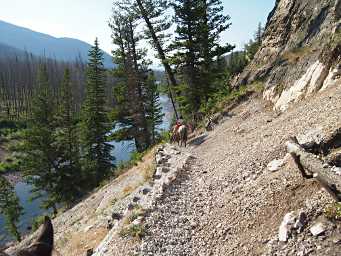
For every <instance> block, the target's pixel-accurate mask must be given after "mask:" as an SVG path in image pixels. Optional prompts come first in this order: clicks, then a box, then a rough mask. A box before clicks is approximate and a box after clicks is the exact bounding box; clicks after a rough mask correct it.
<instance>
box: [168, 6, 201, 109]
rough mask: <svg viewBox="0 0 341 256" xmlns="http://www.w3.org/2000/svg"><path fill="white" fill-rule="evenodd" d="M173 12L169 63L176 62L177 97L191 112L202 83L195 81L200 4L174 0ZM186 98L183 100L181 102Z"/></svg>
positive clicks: (195, 107) (199, 98)
mask: <svg viewBox="0 0 341 256" xmlns="http://www.w3.org/2000/svg"><path fill="white" fill-rule="evenodd" d="M172 6H173V8H174V11H175V23H176V24H177V27H176V30H175V32H176V38H175V41H174V43H173V44H172V46H171V49H172V50H174V51H175V53H174V55H173V56H172V63H173V64H175V65H176V67H177V69H178V72H179V73H180V75H181V78H182V81H183V82H184V85H182V86H181V87H180V88H181V89H180V91H183V93H182V94H181V97H185V98H183V100H182V99H181V98H178V100H180V102H181V103H182V110H183V111H184V112H187V113H188V112H195V111H197V110H198V109H199V108H200V103H201V97H202V96H203V91H202V85H201V84H200V81H199V64H200V63H199V57H200V55H199V54H200V43H199V40H200V38H199V36H200V23H199V17H200V11H201V9H200V8H199V7H200V5H198V1H196V0H175V1H174V2H173V4H172ZM185 99H187V101H184V100H185Z"/></svg>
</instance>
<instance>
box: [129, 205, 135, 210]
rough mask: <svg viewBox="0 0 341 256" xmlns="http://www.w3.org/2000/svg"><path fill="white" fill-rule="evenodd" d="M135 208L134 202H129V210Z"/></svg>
mask: <svg viewBox="0 0 341 256" xmlns="http://www.w3.org/2000/svg"><path fill="white" fill-rule="evenodd" d="M134 208H135V205H134V204H128V208H127V209H128V211H132V210H133V209H134Z"/></svg>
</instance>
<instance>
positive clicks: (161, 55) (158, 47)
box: [136, 0, 179, 119]
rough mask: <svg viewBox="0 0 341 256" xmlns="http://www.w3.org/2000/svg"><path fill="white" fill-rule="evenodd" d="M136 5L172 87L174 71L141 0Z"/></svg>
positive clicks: (174, 81) (171, 94)
mask: <svg viewBox="0 0 341 256" xmlns="http://www.w3.org/2000/svg"><path fill="white" fill-rule="evenodd" d="M136 2H137V4H138V6H139V9H140V12H141V14H142V17H143V19H144V20H145V22H146V24H147V27H148V29H149V32H150V34H151V36H152V39H153V42H154V46H155V48H156V50H157V52H158V55H159V58H160V60H161V62H162V64H163V66H164V68H165V71H166V73H167V76H168V79H169V81H170V83H171V85H172V87H173V88H174V87H176V86H177V82H176V79H175V76H174V73H173V71H172V69H171V67H170V65H169V63H168V61H167V59H166V54H165V51H164V50H163V48H162V46H161V44H160V41H159V39H158V37H157V35H156V32H155V30H154V27H153V24H152V23H151V21H150V19H149V16H148V13H147V11H146V9H145V8H144V6H143V4H142V1H141V0H136ZM169 91H170V97H171V100H172V102H174V99H173V93H172V92H171V91H172V90H171V88H169ZM173 108H174V113H175V116H176V118H177V119H179V115H178V112H177V110H176V107H175V104H173Z"/></svg>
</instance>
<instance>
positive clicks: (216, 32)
mask: <svg viewBox="0 0 341 256" xmlns="http://www.w3.org/2000/svg"><path fill="white" fill-rule="evenodd" d="M196 2H197V5H199V7H198V8H200V14H199V15H198V16H199V20H200V24H199V27H200V32H199V35H198V37H199V40H198V41H199V43H200V58H201V59H202V60H203V62H202V64H201V83H202V86H203V92H202V93H203V94H204V95H205V99H204V103H206V102H207V101H208V99H209V98H210V97H211V96H212V95H213V94H214V93H216V92H217V91H218V90H219V87H218V88H217V86H216V85H217V80H219V79H220V76H221V73H222V72H223V70H222V69H221V67H220V66H219V65H218V64H219V59H220V58H221V57H222V56H223V55H225V54H226V53H228V52H230V51H231V50H233V48H234V46H231V45H230V44H228V43H227V44H225V45H221V44H220V36H221V34H222V33H223V32H224V31H226V30H227V29H228V28H229V27H230V25H231V23H229V20H230V16H228V15H224V14H223V10H224V7H223V5H222V1H221V0H198V1H196Z"/></svg>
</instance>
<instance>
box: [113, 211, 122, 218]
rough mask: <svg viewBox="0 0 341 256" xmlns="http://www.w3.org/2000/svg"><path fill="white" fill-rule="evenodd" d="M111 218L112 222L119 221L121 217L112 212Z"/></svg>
mask: <svg viewBox="0 0 341 256" xmlns="http://www.w3.org/2000/svg"><path fill="white" fill-rule="evenodd" d="M111 218H112V219H113V220H120V219H121V218H122V216H121V214H119V213H116V212H114V213H112V214H111Z"/></svg>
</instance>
